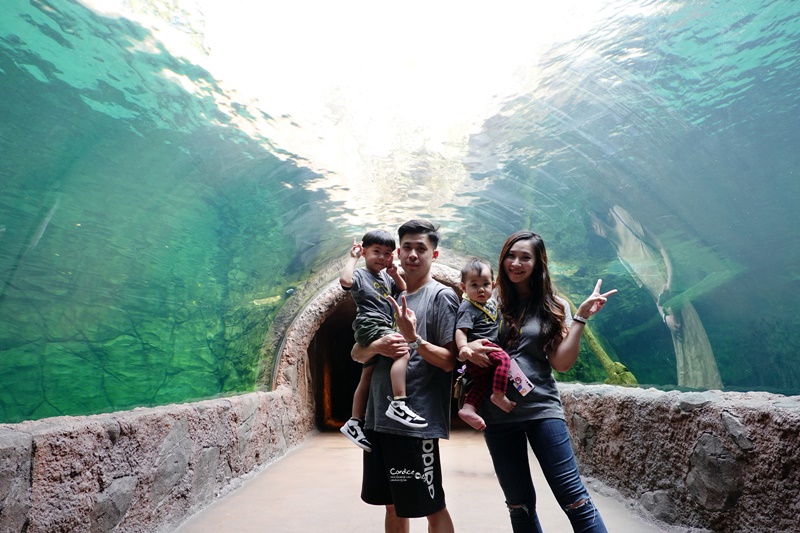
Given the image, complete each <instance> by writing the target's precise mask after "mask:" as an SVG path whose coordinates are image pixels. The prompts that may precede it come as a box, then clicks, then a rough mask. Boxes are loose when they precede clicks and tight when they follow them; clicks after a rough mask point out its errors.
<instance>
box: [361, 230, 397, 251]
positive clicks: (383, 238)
mask: <svg viewBox="0 0 800 533" xmlns="http://www.w3.org/2000/svg"><path fill="white" fill-rule="evenodd" d="M373 244H380V245H381V246H388V247H389V248H391V249H392V250H394V249H395V245H394V237H392V234H391V233H389V232H388V231H383V230H382V229H374V230H372V231H368V232H367V233H365V234H364V236H363V237H361V246H363V247H364V248H366V247H367V246H372V245H373Z"/></svg>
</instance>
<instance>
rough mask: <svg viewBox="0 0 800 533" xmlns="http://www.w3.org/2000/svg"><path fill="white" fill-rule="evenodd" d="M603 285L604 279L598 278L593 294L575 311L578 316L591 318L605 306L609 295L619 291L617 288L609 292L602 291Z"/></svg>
mask: <svg viewBox="0 0 800 533" xmlns="http://www.w3.org/2000/svg"><path fill="white" fill-rule="evenodd" d="M602 285H603V280H602V279H598V280H597V284H596V285H595V286H594V290H593V291H592V294H590V295H589V297H588V298H586V300H585V301H584V302H583V303H582V304H581V305H579V306H578V309H577V310H576V311H575V314H576V315H578V316H582V317H583V318H589V317H590V316H592V315H593V314H595V313H597V312H598V311H599V310H600V309H602V308H603V306H604V305H605V304H606V301H607V300H608V297H609V296H611V295H612V294H616V293H617V289H612V290H610V291H608V292H604V293H602V294H601V293H600V287H601V286H602Z"/></svg>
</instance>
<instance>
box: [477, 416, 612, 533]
mask: <svg viewBox="0 0 800 533" xmlns="http://www.w3.org/2000/svg"><path fill="white" fill-rule="evenodd" d="M484 438H485V439H486V445H487V446H488V448H489V453H490V454H491V456H492V462H493V463H494V470H495V472H496V473H497V479H498V481H500V487H501V488H502V489H503V494H505V497H506V504H507V505H508V506H509V513H510V515H511V526H512V529H513V531H514V533H530V532H536V533H542V527H541V525H540V524H539V518H538V517H537V516H536V490H535V489H534V488H533V480H532V478H531V469H530V464H529V463H528V442H530V445H531V448H532V449H533V453H534V454H535V455H536V458H537V459H538V461H539V465H540V466H541V468H542V471H543V472H544V476H545V479H547V483H548V484H549V485H550V489H551V490H552V491H553V494H554V495H555V497H556V500H557V501H558V503H559V505H560V506H561V508H562V509H564V512H565V513H566V514H567V517H568V518H569V521H570V523H571V524H572V530H573V531H575V532H586V533H606V532H607V530H606V526H605V524H604V523H603V519H602V518H601V517H600V513H599V512H598V511H597V508H596V507H595V506H594V503H593V502H592V500H591V499H590V498H589V493H588V492H587V491H586V487H584V485H583V482H582V481H581V478H580V475H579V474H578V465H577V463H576V462H575V457H574V456H573V454H572V447H571V446H570V442H569V432H568V431H567V424H566V423H565V422H564V421H563V420H561V419H558V418H546V419H543V420H529V421H527V422H521V423H511V424H493V425H489V426H488V427H487V428H486V429H485V430H484Z"/></svg>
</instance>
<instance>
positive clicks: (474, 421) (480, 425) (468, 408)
mask: <svg viewBox="0 0 800 533" xmlns="http://www.w3.org/2000/svg"><path fill="white" fill-rule="evenodd" d="M458 416H459V417H460V418H461V420H463V421H464V422H466V423H467V424H469V425H470V426H471V427H472V429H477V430H478V431H483V430H484V429H486V422H484V421H483V418H481V415H479V414H478V413H477V411H475V406H473V405H470V404H465V405H464V407H462V408H461V409H459V410H458Z"/></svg>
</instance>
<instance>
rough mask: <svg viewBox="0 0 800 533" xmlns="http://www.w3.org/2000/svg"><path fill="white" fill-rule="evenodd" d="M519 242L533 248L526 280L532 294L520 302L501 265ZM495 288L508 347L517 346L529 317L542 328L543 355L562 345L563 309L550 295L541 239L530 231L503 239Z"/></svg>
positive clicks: (551, 287) (550, 287)
mask: <svg viewBox="0 0 800 533" xmlns="http://www.w3.org/2000/svg"><path fill="white" fill-rule="evenodd" d="M519 241H530V243H531V245H532V248H533V256H534V261H535V264H534V266H533V272H532V273H531V277H530V278H529V283H530V289H531V294H530V296H529V297H528V299H527V300H526V301H523V300H522V298H520V296H519V294H517V290H516V289H515V287H514V285H513V284H512V283H511V280H509V279H508V274H507V273H506V270H505V268H504V267H503V262H504V261H505V258H506V256H507V255H508V253H509V251H510V250H511V247H512V246H514V245H515V244H516V243H518V242H519ZM497 287H498V292H499V299H500V309H501V311H502V314H503V324H504V325H503V328H504V329H505V328H508V329H507V330H506V335H508V337H507V341H506V343H505V344H506V345H507V346H513V345H514V344H516V342H517V340H518V338H519V329H520V327H521V326H522V324H523V323H524V322H525V320H526V319H527V318H529V317H537V318H539V320H540V321H541V324H542V335H541V342H542V345H541V347H542V349H543V350H544V351H545V353H550V352H552V351H553V350H554V349H555V348H557V347H558V345H559V344H560V343H561V339H562V338H563V334H564V330H565V328H566V325H565V314H564V308H563V307H562V305H561V303H560V302H559V301H558V300H556V297H555V294H554V293H553V284H552V282H551V281H550V271H549V270H548V268H547V250H546V249H545V247H544V241H543V240H542V238H541V237H540V236H539V235H538V234H536V233H533V232H532V231H518V232H516V233H514V234H513V235H511V236H510V237H509V238H508V239H506V242H505V244H503V249H502V250H501V252H500V263H499V265H498V267H497Z"/></svg>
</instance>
